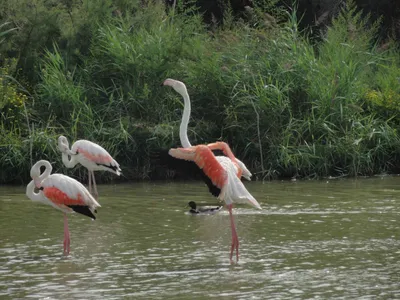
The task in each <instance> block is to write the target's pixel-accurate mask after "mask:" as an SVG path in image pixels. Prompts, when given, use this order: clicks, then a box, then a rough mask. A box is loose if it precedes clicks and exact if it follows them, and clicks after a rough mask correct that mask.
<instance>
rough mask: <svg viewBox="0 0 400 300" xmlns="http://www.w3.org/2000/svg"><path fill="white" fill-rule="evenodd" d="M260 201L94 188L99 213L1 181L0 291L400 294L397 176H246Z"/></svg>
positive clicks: (139, 187)
mask: <svg viewBox="0 0 400 300" xmlns="http://www.w3.org/2000/svg"><path fill="white" fill-rule="evenodd" d="M246 186H247V187H248V189H249V191H250V192H251V193H252V194H253V195H254V196H255V197H256V199H257V200H258V201H259V202H260V204H261V206H262V207H263V210H262V211H258V210H255V209H253V208H251V207H247V206H243V205H242V206H240V207H237V208H235V210H234V213H235V218H236V223H237V227H238V235H239V240H240V261H239V263H238V264H234V265H231V264H230V263H229V247H230V239H231V232H230V227H229V215H228V213H227V212H226V211H222V212H221V213H219V214H217V215H212V216H191V215H188V214H185V211H187V209H186V208H185V205H186V203H187V202H188V201H190V200H194V201H196V202H198V203H201V202H204V203H217V202H216V200H215V199H214V198H212V197H211V196H209V194H208V192H207V189H206V187H205V186H203V185H202V184H201V183H199V182H195V183H182V182H181V183H161V182H157V183H132V184H124V185H113V186H100V187H99V193H100V199H99V201H100V203H101V205H102V207H101V208H100V209H99V212H98V219H97V220H96V221H91V220H90V219H89V218H87V217H84V216H81V215H78V214H71V215H69V225H70V231H71V255H70V256H69V257H63V256H62V247H63V246H62V241H63V216H62V213H61V212H59V211H57V210H55V209H54V208H52V207H50V206H45V205H41V204H38V203H34V202H32V201H31V200H29V199H27V198H26V196H25V195H24V192H25V190H24V189H25V188H24V187H1V188H0V228H1V230H0V298H1V299H18V298H25V297H30V298H40V299H100V298H104V299H121V298H132V299H210V298H218V299H355V298H362V299H396V298H397V299H400V263H399V261H400V239H399V232H400V229H399V224H400V178H399V177H384V178H371V179H360V180H329V181H326V180H325V181H304V182H300V181H297V182H287V181H286V182H268V183H264V184H262V183H259V182H252V183H246Z"/></svg>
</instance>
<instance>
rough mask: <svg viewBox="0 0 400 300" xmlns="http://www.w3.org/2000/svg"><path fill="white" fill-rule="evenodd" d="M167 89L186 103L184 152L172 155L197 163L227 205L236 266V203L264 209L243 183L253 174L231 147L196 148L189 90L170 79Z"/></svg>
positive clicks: (175, 151) (182, 137) (182, 129)
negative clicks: (190, 135) (190, 136)
mask: <svg viewBox="0 0 400 300" xmlns="http://www.w3.org/2000/svg"><path fill="white" fill-rule="evenodd" d="M163 85H168V86H171V87H172V88H173V89H174V90H175V91H177V92H178V93H179V94H181V95H182V97H183V99H184V112H183V116H182V121H181V124H180V131H179V138H180V140H181V144H182V146H183V148H172V149H170V150H169V152H168V153H169V155H170V156H172V157H174V158H177V159H183V160H186V161H192V162H195V163H196V165H197V166H198V167H199V168H200V169H201V170H202V171H203V172H204V174H205V175H206V176H207V178H208V179H209V180H210V181H211V184H212V185H213V186H214V188H212V187H210V184H209V183H208V182H206V183H207V184H208V186H209V189H210V192H211V193H212V194H213V195H214V196H216V197H218V199H220V200H222V201H224V202H225V204H226V206H227V208H228V211H229V216H230V223H231V224H230V225H231V231H232V243H231V251H230V256H229V258H230V261H231V262H232V256H233V251H234V250H236V261H239V238H238V235H237V231H236V226H235V222H234V218H233V214H232V206H233V203H234V202H236V203H248V204H250V205H252V206H254V207H255V208H258V209H261V206H260V204H259V203H258V202H257V200H256V199H255V198H254V197H253V196H252V195H251V194H250V193H249V192H248V191H247V189H246V188H245V186H244V185H243V183H242V182H241V180H240V178H241V177H242V176H243V177H244V178H246V179H248V180H250V177H251V173H250V171H249V170H248V169H247V168H246V166H245V164H244V163H243V162H241V161H240V160H238V159H237V158H236V157H235V156H234V155H233V152H232V150H231V149H230V147H229V145H228V144H227V143H224V142H216V143H211V144H208V145H197V146H192V145H191V144H190V142H189V139H188V136H187V126H188V123H189V118H190V98H189V94H188V93H187V89H186V86H185V84H184V83H183V82H180V81H177V80H174V79H166V80H165V81H164V83H163ZM212 150H222V152H223V153H224V154H225V155H226V156H215V155H214V153H213V152H212ZM215 187H216V188H217V189H215Z"/></svg>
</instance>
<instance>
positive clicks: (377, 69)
mask: <svg viewBox="0 0 400 300" xmlns="http://www.w3.org/2000/svg"><path fill="white" fill-rule="evenodd" d="M121 3H122V4H121V5H125V8H126V9H123V10H122V12H123V13H120V14H118V15H117V16H113V13H112V12H113V7H112V5H111V6H110V7H107V6H102V5H99V6H98V7H96V6H90V5H89V2H85V1H84V3H83V4H82V5H83V6H82V7H81V10H80V9H78V8H79V5H78V3H75V4H74V5H75V6H71V7H69V8H65V9H67V10H68V11H66V10H65V9H64V10H63V9H62V8H60V7H58V10H57V12H58V14H60V15H62V16H64V17H65V18H61V19H60V22H66V24H67V23H68V24H69V25H68V26H66V27H65V28H66V29H65V31H63V30H62V28H61V27H60V34H59V36H58V37H57V38H53V43H52V44H51V45H49V43H48V42H46V43H44V44H43V47H42V48H38V49H39V50H40V51H39V50H37V53H38V54H37V57H36V58H35V59H36V60H34V61H31V63H30V64H29V66H31V65H34V66H35V67H34V71H32V69H31V68H29V69H27V70H25V69H24V65H22V66H23V68H22V70H21V71H15V72H14V74H16V77H17V79H18V80H19V81H21V82H22V81H23V80H25V79H26V80H27V82H29V84H30V86H31V87H30V88H26V89H25V90H23V89H21V87H20V86H19V85H17V84H16V83H15V82H14V81H10V80H6V81H5V82H3V86H6V87H10V88H13V89H14V90H15V91H16V92H17V93H20V94H21V95H28V93H27V92H28V90H29V97H27V98H26V99H24V100H23V101H22V102H23V104H24V106H23V107H24V109H22V108H19V109H17V110H13V111H12V112H13V113H12V114H11V113H9V114H5V113H4V112H2V119H1V126H2V131H1V133H0V141H1V149H2V151H1V161H0V169H1V172H0V173H1V174H0V182H2V183H10V182H26V181H27V180H29V171H28V170H29V168H30V165H31V160H33V161H36V160H38V159H40V158H45V159H49V160H50V161H51V162H52V163H53V164H54V166H55V169H56V170H59V171H60V172H64V173H66V174H70V175H72V176H76V177H79V178H81V179H83V180H86V175H85V173H84V171H83V170H82V168H75V169H73V170H70V169H65V168H64V167H63V166H62V164H61V157H60V154H59V153H58V152H57V150H56V147H55V143H56V139H57V137H58V136H59V135H60V134H63V135H66V136H67V137H68V138H69V140H70V141H75V140H77V139H81V138H85V139H88V140H91V141H94V142H97V143H99V144H101V145H102V146H103V147H104V148H106V149H107V150H108V151H109V152H110V153H111V154H112V155H113V156H114V157H115V158H116V159H117V161H119V162H120V164H121V167H122V169H123V173H124V177H123V178H121V179H119V180H142V179H148V178H155V177H163V176H165V177H167V176H169V175H168V174H169V173H168V171H167V170H163V171H160V169H159V168H158V166H157V165H153V164H152V161H151V160H150V157H149V154H150V153H151V152H152V151H154V150H157V149H160V148H163V149H165V148H168V147H172V146H177V145H179V135H178V130H179V123H180V119H181V113H182V109H183V104H182V99H181V98H180V96H179V95H178V94H176V93H175V92H174V91H173V90H172V89H168V88H162V87H160V83H161V82H162V81H163V80H164V79H165V78H168V77H170V78H175V79H179V80H182V81H184V82H185V83H186V85H187V87H188V91H189V94H190V96H191V100H192V119H191V122H190V124H189V127H190V128H189V139H190V140H191V142H192V143H193V144H198V143H207V142H212V141H215V140H224V141H227V142H228V143H230V145H231V146H232V148H233V150H234V152H235V154H236V155H237V156H238V157H239V158H240V159H241V160H243V161H244V162H245V163H246V165H247V166H248V167H249V168H250V170H251V171H252V172H253V173H255V174H256V177H257V178H258V179H275V178H281V177H294V178H319V177H327V176H359V175H372V174H377V173H386V172H397V171H398V170H399V158H400V157H399V151H398V149H399V138H398V130H399V124H400V123H399V117H398V115H399V109H398V107H400V106H399V105H398V104H399V101H400V85H399V84H398V78H399V77H400V67H399V66H400V59H399V56H398V48H397V47H398V45H396V43H395V42H391V43H389V47H388V48H387V49H386V50H382V49H381V48H380V47H379V45H380V44H379V43H378V42H379V41H378V39H377V35H376V33H377V31H378V29H379V26H380V25H379V22H375V23H373V22H371V21H370V20H369V19H368V16H365V17H362V13H361V11H359V10H358V9H357V7H356V6H355V5H354V3H352V2H348V5H347V7H345V8H343V10H342V11H341V13H340V14H339V15H338V16H337V18H336V19H334V20H333V22H332V25H331V26H330V27H329V28H327V30H326V31H324V32H322V33H321V36H320V37H319V39H315V38H313V39H311V38H310V37H309V36H308V35H307V33H306V32H301V31H300V30H299V28H298V23H299V22H298V20H297V18H296V14H295V12H294V11H292V12H290V13H287V14H286V15H285V14H284V13H283V11H282V10H278V11H276V13H275V16H276V20H279V22H278V21H276V22H271V16H268V20H269V22H268V24H269V25H268V26H266V25H265V24H266V23H265V22H263V19H262V16H263V14H262V13H261V12H262V8H261V7H259V8H257V15H255V16H254V17H255V19H252V20H253V21H254V22H253V21H252V22H251V23H246V22H244V21H237V20H235V19H234V18H232V16H231V15H229V14H228V13H227V15H226V17H225V22H224V25H223V26H222V27H220V28H214V29H213V30H208V28H207V27H206V26H205V25H204V24H203V22H202V19H201V16H200V15H199V14H198V13H197V11H196V9H195V8H193V6H188V7H186V8H182V7H179V6H178V7H177V8H176V10H175V11H174V12H172V11H170V12H166V11H165V8H164V6H163V5H161V4H157V3H151V2H145V3H144V4H143V3H142V4H140V3H139V2H135V1H132V2H129V3H128V2H126V3H125V2H124V1H122V2H121ZM274 9H276V7H274ZM50 13H51V11H48V12H47V14H50ZM53 13H55V11H53ZM69 15H71V16H72V19H73V20H75V23H74V24H72V23H70V22H72V21H71V18H70V17H66V16H69ZM91 18H93V19H91ZM52 20H53V19H52ZM53 21H54V20H53ZM53 21H51V22H53ZM91 21H93V22H91ZM48 22H50V21H47V23H48ZM47 23H46V24H47ZM89 23H90V27H85V24H89ZM43 26H44V25H43ZM52 26H55V25H54V24H53V25H52ZM82 26H83V27H85V28H87V29H86V30H85V31H83V32H82V33H81V34H84V35H83V36H82V35H80V31H79V30H78V29H79V28H82ZM10 34H14V32H12V33H10ZM7 36H8V35H5V37H7ZM22 36H24V37H26V35H22ZM83 38H84V41H83V40H82V39H83ZM20 39H21V38H20ZM16 40H18V39H16ZM316 41H317V42H316ZM6 44H7V41H6ZM7 45H8V44H7ZM82 45H87V46H88V49H89V50H88V51H87V50H85V51H84V50H83V49H82V47H83V46H82ZM0 53H2V54H1V55H5V53H10V52H4V51H3V52H0ZM29 57H30V58H29V59H30V60H31V59H32V56H29ZM20 65H21V64H20ZM25 71H28V72H34V73H35V75H34V76H29V78H36V79H35V80H36V81H35V80H30V79H29V78H27V77H26V76H24V75H23V74H24V72H25ZM3 73H4V72H3ZM3 75H7V74H3ZM0 78H1V77H0ZM3 78H5V77H4V76H3ZM22 85H24V84H22ZM0 93H1V92H0ZM2 93H3V96H4V95H5V92H2ZM0 96H1V94H0ZM6 105H8V106H9V105H10V104H9V103H8V102H7V103H6ZM4 107H5V106H4ZM21 107H22V106H21ZM12 116H13V119H14V120H17V121H13V122H11V119H12V118H11V117H12ZM3 150H4V151H3ZM97 176H99V180H101V181H109V180H111V179H114V178H115V176H112V175H109V174H98V175H97Z"/></svg>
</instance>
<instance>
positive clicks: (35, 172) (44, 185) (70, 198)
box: [26, 160, 100, 255]
mask: <svg viewBox="0 0 400 300" xmlns="http://www.w3.org/2000/svg"><path fill="white" fill-rule="evenodd" d="M41 167H45V170H44V172H43V173H41V171H40V168H41ZM52 169H53V167H52V166H51V164H50V163H49V162H48V161H47V160H40V161H38V162H37V163H35V164H34V165H33V166H32V168H31V177H32V181H31V182H30V183H29V184H28V185H27V187H26V195H27V196H28V198H29V199H31V200H32V201H37V202H42V203H44V204H48V205H51V206H53V207H54V208H57V209H59V210H61V211H62V212H63V213H64V252H63V253H64V255H68V254H69V252H70V235H69V229H68V219H67V213H71V212H74V211H75V212H77V213H80V214H82V215H85V216H88V217H90V218H92V219H96V216H95V215H94V213H96V212H97V211H96V208H97V207H100V204H99V203H98V202H97V201H96V199H94V198H93V196H92V195H91V194H90V193H89V191H88V190H87V189H86V188H85V187H84V186H83V184H81V183H80V182H78V181H77V180H75V179H73V178H71V177H68V176H66V175H63V174H51V171H52ZM50 174H51V175H50ZM35 188H37V189H39V191H38V192H37V193H36V192H35Z"/></svg>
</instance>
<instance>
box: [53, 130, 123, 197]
mask: <svg viewBox="0 0 400 300" xmlns="http://www.w3.org/2000/svg"><path fill="white" fill-rule="evenodd" d="M58 149H59V150H60V151H61V153H62V161H63V163H64V165H65V166H66V167H67V168H73V167H75V166H76V165H77V164H78V163H80V164H81V165H82V166H84V167H85V168H86V169H87V170H88V176H89V191H90V193H92V179H93V186H94V197H95V198H96V199H98V195H99V194H98V192H97V186H96V179H95V177H94V171H102V170H104V171H109V172H112V173H114V174H117V175H118V176H119V175H121V168H120V167H119V164H118V163H117V161H116V160H115V159H114V158H112V156H111V155H110V154H109V153H108V152H107V150H105V149H104V148H103V147H101V146H100V145H98V144H96V143H93V142H91V141H88V140H78V141H76V142H75V143H74V144H73V145H72V147H71V149H69V142H68V140H67V138H66V137H65V136H63V135H61V136H60V137H59V138H58ZM69 157H71V158H69Z"/></svg>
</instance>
